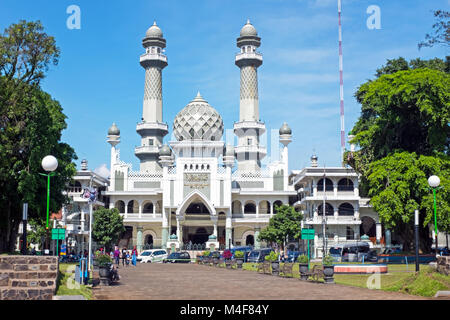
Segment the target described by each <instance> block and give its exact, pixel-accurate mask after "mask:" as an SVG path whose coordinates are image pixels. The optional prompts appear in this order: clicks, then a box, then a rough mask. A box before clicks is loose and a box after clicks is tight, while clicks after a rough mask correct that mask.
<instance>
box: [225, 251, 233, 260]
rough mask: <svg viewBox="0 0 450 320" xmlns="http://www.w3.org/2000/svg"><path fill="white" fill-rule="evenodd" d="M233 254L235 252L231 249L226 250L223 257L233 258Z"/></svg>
mask: <svg viewBox="0 0 450 320" xmlns="http://www.w3.org/2000/svg"><path fill="white" fill-rule="evenodd" d="M232 256H233V254H232V253H231V251H230V250H228V249H227V250H224V251H223V257H224V258H225V259H231V257H232Z"/></svg>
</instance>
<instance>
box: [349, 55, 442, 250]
mask: <svg viewBox="0 0 450 320" xmlns="http://www.w3.org/2000/svg"><path fill="white" fill-rule="evenodd" d="M403 60H404V59H403ZM403 60H399V59H397V60H395V61H394V60H388V64H387V68H386V67H383V68H381V69H379V70H377V75H379V77H378V78H377V79H375V80H370V81H368V82H366V83H364V84H363V85H361V86H360V87H359V89H358V91H357V92H356V94H355V96H356V99H357V101H358V102H359V103H360V104H361V105H362V106H361V116H360V118H359V119H358V121H357V122H356V124H355V126H354V127H353V129H352V130H351V133H352V134H353V135H354V136H355V138H354V139H352V142H354V143H356V144H357V145H359V147H360V148H359V150H357V151H356V152H347V153H346V155H345V159H344V160H345V161H346V163H347V164H349V165H350V166H352V167H353V168H354V169H355V170H356V171H357V172H359V173H361V174H362V179H361V180H362V181H361V186H360V191H361V193H362V194H363V195H369V196H370V197H372V198H371V204H372V205H373V206H374V209H375V210H376V211H377V212H378V213H379V214H380V219H381V222H382V223H383V224H384V225H385V226H386V227H387V228H392V229H393V230H394V231H396V232H398V233H399V234H401V235H402V237H403V239H404V241H405V243H404V244H405V247H406V248H409V244H410V240H411V235H412V225H411V219H412V217H413V216H414V210H415V209H417V208H420V215H421V221H423V223H424V224H423V225H422V226H421V234H422V237H421V238H424V239H428V238H429V230H428V228H426V227H425V224H427V223H428V222H433V221H431V220H430V210H432V208H433V206H432V203H430V202H429V200H430V199H431V198H430V197H432V195H431V191H427V192H425V191H424V188H426V186H427V182H426V179H425V178H428V177H429V176H430V175H432V174H437V175H439V176H440V177H441V176H442V175H445V174H447V176H448V171H446V170H447V169H446V168H448V166H449V143H450V127H449V123H450V75H449V74H448V73H445V72H443V71H440V70H441V69H442V67H443V64H442V60H440V59H437V60H436V59H433V60H429V61H422V60H420V59H415V60H412V61H411V62H410V63H409V65H408V69H407V70H404V61H403ZM424 66H425V67H424ZM416 67H417V68H416ZM396 69H399V70H400V71H398V70H397V71H396ZM436 69H437V70H436ZM416 158H417V159H416ZM414 159H415V160H414ZM416 179H417V181H416ZM394 181H395V182H394ZM444 183H445V181H444ZM417 188H420V192H419V191H418V190H416V189H417ZM447 188H448V186H447ZM440 197H441V200H442V201H447V202H448V200H449V199H448V194H446V193H445V192H444V193H442V192H441V195H440ZM446 208H448V207H446V206H442V207H440V210H441V214H442V216H441V218H440V219H441V220H440V222H439V224H440V226H439V229H440V230H441V231H445V230H448V224H449V221H448V218H446V217H447V216H448V209H446ZM446 210H447V211H446ZM430 245H431V243H430V242H429V241H426V243H422V249H423V250H424V251H429V250H430Z"/></svg>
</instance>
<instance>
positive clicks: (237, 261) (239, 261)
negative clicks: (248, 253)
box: [236, 258, 244, 269]
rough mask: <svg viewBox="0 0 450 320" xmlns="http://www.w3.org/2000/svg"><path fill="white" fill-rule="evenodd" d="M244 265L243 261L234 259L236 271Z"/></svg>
mask: <svg viewBox="0 0 450 320" xmlns="http://www.w3.org/2000/svg"><path fill="white" fill-rule="evenodd" d="M243 264H244V259H243V258H237V259H236V266H237V268H238V269H242V265H243Z"/></svg>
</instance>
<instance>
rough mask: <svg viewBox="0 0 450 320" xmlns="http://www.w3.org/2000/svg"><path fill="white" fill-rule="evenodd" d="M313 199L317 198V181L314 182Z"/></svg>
mask: <svg viewBox="0 0 450 320" xmlns="http://www.w3.org/2000/svg"><path fill="white" fill-rule="evenodd" d="M313 197H317V184H316V180H313Z"/></svg>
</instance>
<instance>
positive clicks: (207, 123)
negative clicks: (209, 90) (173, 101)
mask: <svg viewBox="0 0 450 320" xmlns="http://www.w3.org/2000/svg"><path fill="white" fill-rule="evenodd" d="M173 132H174V134H175V137H176V138H177V140H178V141H181V140H191V139H199V140H212V141H218V140H220V139H221V138H222V134H223V121H222V117H221V116H220V114H219V113H218V112H217V111H216V110H215V109H214V108H213V107H211V106H210V105H209V104H208V102H207V101H206V100H205V99H203V97H202V96H201V95H200V92H199V93H198V94H197V96H196V97H195V99H194V100H192V101H191V102H189V104H188V105H187V106H186V107H184V108H183V109H182V110H181V111H180V112H179V113H178V114H177V116H176V117H175V120H174V122H173Z"/></svg>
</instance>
